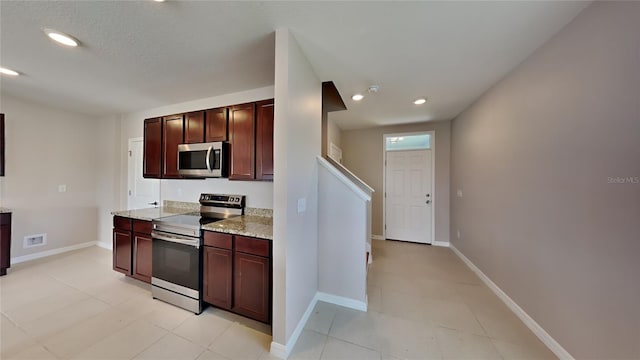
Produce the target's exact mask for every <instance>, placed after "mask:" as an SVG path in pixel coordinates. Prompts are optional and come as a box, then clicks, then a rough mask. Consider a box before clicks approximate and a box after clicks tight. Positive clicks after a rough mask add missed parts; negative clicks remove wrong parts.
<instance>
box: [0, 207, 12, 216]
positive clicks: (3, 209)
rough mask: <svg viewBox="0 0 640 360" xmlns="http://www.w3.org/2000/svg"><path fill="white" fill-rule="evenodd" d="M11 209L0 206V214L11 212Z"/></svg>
mask: <svg viewBox="0 0 640 360" xmlns="http://www.w3.org/2000/svg"><path fill="white" fill-rule="evenodd" d="M11 212H12V211H11V209H7V208H3V207H0V214H11Z"/></svg>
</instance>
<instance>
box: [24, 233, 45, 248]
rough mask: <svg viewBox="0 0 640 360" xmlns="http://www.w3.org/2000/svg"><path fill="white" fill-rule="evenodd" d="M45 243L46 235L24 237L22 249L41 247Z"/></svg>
mask: <svg viewBox="0 0 640 360" xmlns="http://www.w3.org/2000/svg"><path fill="white" fill-rule="evenodd" d="M46 243H47V234H38V235H29V236H25V237H24V247H25V248H30V247H34V246H42V245H45V244H46Z"/></svg>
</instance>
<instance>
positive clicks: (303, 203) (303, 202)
mask: <svg viewBox="0 0 640 360" xmlns="http://www.w3.org/2000/svg"><path fill="white" fill-rule="evenodd" d="M306 210H307V199H306V198H300V199H298V214H300V213H303V212H305V211H306Z"/></svg>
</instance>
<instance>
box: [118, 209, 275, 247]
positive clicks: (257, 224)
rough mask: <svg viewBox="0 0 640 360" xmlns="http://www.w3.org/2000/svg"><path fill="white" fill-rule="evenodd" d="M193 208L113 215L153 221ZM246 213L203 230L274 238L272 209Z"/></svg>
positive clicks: (125, 211) (119, 212)
mask: <svg viewBox="0 0 640 360" xmlns="http://www.w3.org/2000/svg"><path fill="white" fill-rule="evenodd" d="M192 212H194V211H193V208H189V207H169V206H162V207H157V208H150V209H138V210H123V211H113V212H111V215H115V216H122V217H126V218H131V219H138V220H146V221H151V220H154V219H159V218H162V217H165V216H172V215H182V214H188V213H192ZM246 213H248V214H249V215H242V216H238V217H234V218H230V219H226V220H222V221H216V222H213V223H210V224H206V225H203V226H202V229H203V230H207V231H216V232H221V233H227V234H234V235H242V236H250V237H256V238H260V239H266V240H273V218H272V217H271V215H272V212H271V210H270V209H252V208H247V209H246Z"/></svg>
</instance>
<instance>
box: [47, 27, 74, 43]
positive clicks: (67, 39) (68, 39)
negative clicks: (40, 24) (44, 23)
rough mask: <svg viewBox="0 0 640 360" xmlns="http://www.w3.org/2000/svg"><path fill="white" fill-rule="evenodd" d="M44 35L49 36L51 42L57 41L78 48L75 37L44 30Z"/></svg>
mask: <svg viewBox="0 0 640 360" xmlns="http://www.w3.org/2000/svg"><path fill="white" fill-rule="evenodd" d="M44 33H45V34H47V36H48V37H49V38H51V40H53V41H56V42H58V43H60V44H62V45H66V46H70V47H76V46H78V40H76V39H75V38H74V37H73V36H71V35H67V34H65V33H62V32H60V31H57V30H51V29H44Z"/></svg>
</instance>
